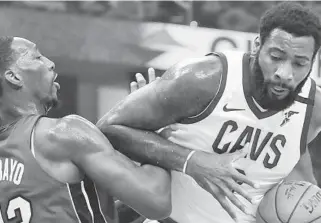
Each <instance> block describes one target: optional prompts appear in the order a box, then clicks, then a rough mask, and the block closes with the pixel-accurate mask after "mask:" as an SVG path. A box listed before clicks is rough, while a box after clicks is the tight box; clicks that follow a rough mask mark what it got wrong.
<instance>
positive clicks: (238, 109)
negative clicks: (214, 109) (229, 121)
mask: <svg viewBox="0 0 321 223" xmlns="http://www.w3.org/2000/svg"><path fill="white" fill-rule="evenodd" d="M244 110H245V109H242V108H227V104H226V105H224V107H223V111H225V112H231V111H244Z"/></svg>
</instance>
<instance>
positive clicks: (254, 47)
mask: <svg viewBox="0 0 321 223" xmlns="http://www.w3.org/2000/svg"><path fill="white" fill-rule="evenodd" d="M260 46H261V38H260V36H257V37H255V39H254V41H253V45H252V51H251V54H252V55H255V54H257V52H259V50H260Z"/></svg>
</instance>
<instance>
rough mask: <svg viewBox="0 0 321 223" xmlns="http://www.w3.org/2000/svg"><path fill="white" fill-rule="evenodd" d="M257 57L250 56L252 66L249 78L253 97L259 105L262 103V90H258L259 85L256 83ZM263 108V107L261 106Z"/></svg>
mask: <svg viewBox="0 0 321 223" xmlns="http://www.w3.org/2000/svg"><path fill="white" fill-rule="evenodd" d="M254 63H255V56H250V60H249V64H250V65H249V66H250V74H249V75H250V77H249V81H250V88H251V94H252V97H253V98H254V99H255V101H256V102H257V103H258V104H259V103H260V97H261V95H260V89H259V88H258V86H257V85H258V83H257V81H256V78H255V66H254ZM260 106H261V105H260Z"/></svg>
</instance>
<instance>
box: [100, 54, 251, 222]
mask: <svg viewBox="0 0 321 223" xmlns="http://www.w3.org/2000/svg"><path fill="white" fill-rule="evenodd" d="M222 73H223V68H222V62H221V60H220V59H219V58H218V57H203V58H200V59H195V60H190V61H185V62H183V63H179V64H177V65H175V66H173V67H172V68H170V69H169V70H168V71H166V72H165V73H164V75H163V76H162V78H161V79H158V80H156V81H154V82H152V83H151V84H148V85H147V86H145V87H143V88H141V89H139V90H137V91H135V92H134V93H132V94H130V95H129V96H128V97H126V98H125V100H124V101H122V102H120V103H119V104H118V105H117V106H116V107H114V109H112V110H111V111H110V112H108V113H107V114H106V115H105V116H104V117H103V118H101V119H100V120H99V121H98V123H97V126H98V127H99V129H100V130H101V131H102V132H103V133H104V134H105V135H106V136H107V137H108V138H109V140H110V141H111V143H112V144H113V146H114V147H115V148H116V149H117V150H119V151H121V152H122V153H124V154H126V155H127V156H129V157H130V158H132V159H135V160H137V161H139V162H142V163H151V164H154V165H157V166H161V167H164V168H166V169H171V170H176V171H181V172H182V171H183V167H184V164H185V162H186V159H187V157H188V154H190V152H191V150H190V149H188V148H184V147H182V146H179V145H177V144H175V143H172V142H170V141H169V140H166V139H164V138H162V137H160V136H159V135H158V134H156V133H155V132H154V131H156V130H158V129H160V128H162V127H165V126H167V125H169V124H173V123H176V122H179V121H180V120H182V119H185V118H188V117H191V116H194V115H197V114H199V113H201V112H202V111H203V110H204V109H205V108H206V106H207V105H208V104H209V103H210V101H211V100H212V99H213V98H214V97H215V95H216V92H217V91H218V88H219V84H220V80H221V76H222ZM241 156H242V154H224V155H216V154H209V153H205V152H200V151H197V152H196V153H194V155H193V156H192V157H191V159H190V160H189V162H188V165H187V169H186V173H187V174H188V175H190V176H192V177H193V178H194V179H195V180H196V182H197V183H198V184H199V185H200V186H201V187H203V188H204V189H205V190H207V191H208V192H210V193H211V194H212V195H213V196H214V197H215V198H216V199H217V200H218V201H219V202H220V203H221V204H222V206H223V207H224V208H225V209H226V210H227V211H228V212H229V213H230V215H231V216H232V217H234V216H235V212H234V211H233V210H232V209H231V208H230V205H229V204H228V202H227V200H226V198H225V196H224V195H226V196H228V197H229V199H230V200H231V201H232V202H233V203H234V204H235V205H236V206H237V207H239V208H240V209H241V210H243V211H245V207H244V205H242V204H241V203H240V202H239V201H238V199H236V197H235V196H234V194H233V193H232V192H231V190H235V191H236V192H238V193H239V194H241V195H243V196H244V197H245V198H247V199H248V200H250V199H251V198H250V196H249V195H248V194H247V193H246V192H245V191H244V190H243V189H242V188H241V187H239V186H238V185H237V184H236V182H235V180H240V181H242V182H245V183H248V184H250V185H251V186H253V185H254V183H253V182H251V181H249V180H248V179H247V178H246V177H245V176H244V175H242V174H239V173H238V172H237V171H236V170H235V168H233V166H232V163H233V160H235V159H238V158H240V157H241ZM226 185H227V186H226ZM222 192H223V193H224V194H223V193H222Z"/></svg>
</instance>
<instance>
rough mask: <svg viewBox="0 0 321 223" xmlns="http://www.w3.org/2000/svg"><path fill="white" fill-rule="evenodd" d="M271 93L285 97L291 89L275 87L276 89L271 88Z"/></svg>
mask: <svg viewBox="0 0 321 223" xmlns="http://www.w3.org/2000/svg"><path fill="white" fill-rule="evenodd" d="M271 91H272V93H273V94H275V95H278V96H283V95H285V94H287V93H288V92H289V89H287V88H283V87H280V86H274V87H271Z"/></svg>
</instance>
